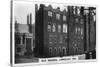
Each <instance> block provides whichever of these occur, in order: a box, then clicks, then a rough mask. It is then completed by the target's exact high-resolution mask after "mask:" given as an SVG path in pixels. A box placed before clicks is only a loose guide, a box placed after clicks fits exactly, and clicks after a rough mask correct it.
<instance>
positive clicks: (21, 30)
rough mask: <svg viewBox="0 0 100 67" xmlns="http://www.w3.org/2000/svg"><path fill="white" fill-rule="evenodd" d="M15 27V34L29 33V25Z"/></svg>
mask: <svg viewBox="0 0 100 67" xmlns="http://www.w3.org/2000/svg"><path fill="white" fill-rule="evenodd" d="M16 26H17V27H15V32H19V33H29V27H28V25H27V24H17V25H16Z"/></svg>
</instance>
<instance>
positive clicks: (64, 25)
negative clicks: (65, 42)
mask: <svg viewBox="0 0 100 67" xmlns="http://www.w3.org/2000/svg"><path fill="white" fill-rule="evenodd" d="M63 32H64V33H67V24H63Z"/></svg>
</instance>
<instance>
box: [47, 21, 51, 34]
mask: <svg viewBox="0 0 100 67" xmlns="http://www.w3.org/2000/svg"><path fill="white" fill-rule="evenodd" d="M47 27H48V28H47V29H48V32H51V24H50V22H49V23H48V26H47Z"/></svg>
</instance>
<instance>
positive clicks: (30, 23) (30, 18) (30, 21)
mask: <svg viewBox="0 0 100 67" xmlns="http://www.w3.org/2000/svg"><path fill="white" fill-rule="evenodd" d="M30 24H32V13H30Z"/></svg>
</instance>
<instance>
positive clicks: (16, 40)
mask: <svg viewBox="0 0 100 67" xmlns="http://www.w3.org/2000/svg"><path fill="white" fill-rule="evenodd" d="M15 44H21V38H20V36H18V35H16V36H15Z"/></svg>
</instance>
